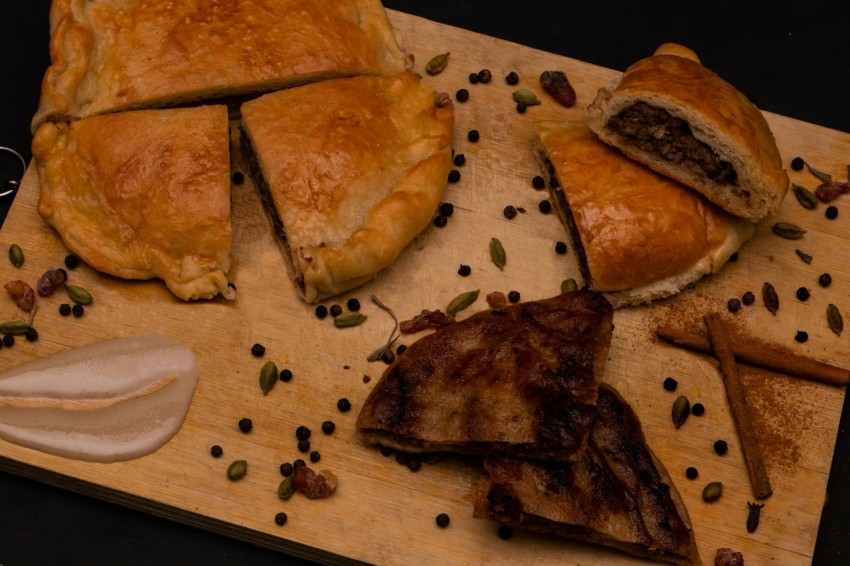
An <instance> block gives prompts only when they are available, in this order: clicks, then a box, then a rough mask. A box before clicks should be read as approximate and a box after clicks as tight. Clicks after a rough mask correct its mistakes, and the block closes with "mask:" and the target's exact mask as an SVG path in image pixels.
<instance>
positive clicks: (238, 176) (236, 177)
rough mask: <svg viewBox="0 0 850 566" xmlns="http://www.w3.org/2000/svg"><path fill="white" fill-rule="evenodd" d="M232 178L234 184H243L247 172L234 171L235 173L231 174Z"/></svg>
mask: <svg viewBox="0 0 850 566" xmlns="http://www.w3.org/2000/svg"><path fill="white" fill-rule="evenodd" d="M230 180H231V181H233V184H234V185H241V184H242V183H244V182H245V174H244V173H242V171H234V172H233V175H231V176H230Z"/></svg>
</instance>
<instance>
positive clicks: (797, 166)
mask: <svg viewBox="0 0 850 566" xmlns="http://www.w3.org/2000/svg"><path fill="white" fill-rule="evenodd" d="M805 165H806V162H805V161H803V158H802V157H795V158H794V159H792V160H791V169H793V170H794V171H802V170H803V167H804V166H805Z"/></svg>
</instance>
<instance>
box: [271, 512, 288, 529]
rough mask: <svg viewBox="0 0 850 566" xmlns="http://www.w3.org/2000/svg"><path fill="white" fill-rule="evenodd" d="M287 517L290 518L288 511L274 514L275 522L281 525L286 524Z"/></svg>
mask: <svg viewBox="0 0 850 566" xmlns="http://www.w3.org/2000/svg"><path fill="white" fill-rule="evenodd" d="M287 519H289V517H287V516H286V513H284V512H283V511H281V512H280V513H278V514H277V515H275V516H274V522H275V524H276V525H278V526H281V527H282V526H283V525H285V524H286V520H287Z"/></svg>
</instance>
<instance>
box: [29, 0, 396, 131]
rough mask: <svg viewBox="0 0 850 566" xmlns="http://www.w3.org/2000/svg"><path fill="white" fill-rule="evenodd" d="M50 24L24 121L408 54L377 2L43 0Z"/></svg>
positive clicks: (340, 71)
mask: <svg viewBox="0 0 850 566" xmlns="http://www.w3.org/2000/svg"><path fill="white" fill-rule="evenodd" d="M50 30H51V33H50V56H51V61H52V63H51V66H50V68H49V69H48V70H47V72H46V74H45V76H44V81H43V83H42V92H41V103H40V106H39V109H38V112H37V113H36V115H35V117H34V118H33V129H35V128H36V127H37V126H38V124H40V123H41V122H42V121H44V120H51V121H62V120H66V119H68V118H81V117H85V116H90V115H94V114H100V113H105V112H113V111H116V110H125V109H135V108H148V107H162V106H174V105H176V104H182V103H190V102H195V101H198V100H210V99H222V98H225V97H233V96H242V95H246V94H254V93H258V92H269V91H272V90H276V89H279V88H283V87H289V86H293V85H298V84H303V83H307V82H312V81H316V80H323V79H328V78H335V77H344V76H352V75H361V74H392V73H397V72H400V71H402V70H404V69H406V68H408V67H409V66H410V64H411V62H412V61H411V58H410V57H409V56H408V55H407V54H406V53H405V52H404V51H403V50H402V49H401V48H400V47H399V45H398V43H397V42H396V38H395V34H394V31H393V29H392V26H391V25H390V23H389V21H388V20H387V16H386V13H385V11H384V8H383V6H382V5H381V2H380V1H379V0H310V1H309V2H304V1H300V0H238V1H236V0H222V1H215V2H214V1H208V0H120V1H119V0H54V2H53V4H52V6H51V10H50Z"/></svg>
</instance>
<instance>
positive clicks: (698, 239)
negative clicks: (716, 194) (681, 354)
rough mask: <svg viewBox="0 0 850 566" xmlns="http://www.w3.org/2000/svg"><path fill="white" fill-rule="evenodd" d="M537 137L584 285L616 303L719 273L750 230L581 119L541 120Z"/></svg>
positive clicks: (655, 295)
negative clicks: (622, 150)
mask: <svg viewBox="0 0 850 566" xmlns="http://www.w3.org/2000/svg"><path fill="white" fill-rule="evenodd" d="M537 135H538V141H539V144H538V147H537V148H536V149H537V152H538V155H539V156H540V157H542V158H543V159H548V161H549V162H550V163H551V164H552V166H553V167H554V173H553V174H554V175H556V176H557V179H558V182H559V183H560V187H558V186H557V183H556V184H554V188H553V196H554V197H555V199H554V200H555V201H556V203H558V209H559V213H561V214H562V219H563V220H564V221H565V223H566V224H567V227H568V228H569V229H570V233H571V235H572V236H573V246H574V247H575V248H576V249H577V255H578V256H579V257H580V258H582V257H583V258H584V262H585V265H583V266H582V267H583V271H584V272H585V276H586V277H587V279H588V281H587V283H588V284H589V285H590V288H591V289H594V290H597V291H600V292H603V293H605V295H606V296H607V297H608V298H609V300H611V302H612V303H613V304H614V306H618V307H619V306H624V305H629V304H638V303H642V302H648V301H652V300H654V299H658V298H661V297H666V296H670V295H673V294H675V293H678V292H679V291H680V290H681V289H682V288H684V287H685V286H686V285H688V284H690V283H693V282H694V281H696V280H697V279H699V278H700V277H702V276H703V275H706V274H709V273H716V272H717V271H718V270H719V269H720V268H721V267H722V266H723V265H724V264H725V263H726V261H727V260H728V259H729V256H731V255H732V254H733V253H734V252H736V251H737V250H738V248H739V247H740V246H741V244H742V243H743V242H745V241H746V240H747V239H749V237H750V236H751V235H752V233H753V225H752V224H751V223H750V222H748V221H746V220H743V219H741V218H737V217H734V216H732V215H731V214H728V213H726V212H724V211H722V210H721V209H719V208H718V207H716V206H714V205H712V204H711V203H709V202H708V201H706V200H705V199H703V198H702V197H701V196H700V195H698V194H697V193H695V192H693V191H691V190H688V189H687V188H686V187H684V186H682V185H680V184H679V183H677V182H675V181H673V180H671V179H668V178H667V177H664V176H663V175H659V174H657V173H655V172H654V171H652V170H650V169H648V168H646V167H644V166H642V165H640V164H639V163H635V162H634V161H632V160H630V159H628V158H627V157H625V156H624V155H623V154H622V153H620V152H619V151H618V150H616V149H614V148H612V147H611V146H609V145H607V144H605V143H602V142H601V141H599V139H598V138H597V137H596V135H594V133H593V132H591V130H590V128H588V127H587V124H585V123H584V122H543V123H540V124H538V125H537ZM565 207H567V208H568V210H564V208H565ZM582 251H583V254H582Z"/></svg>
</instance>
